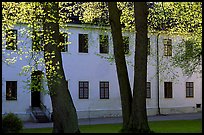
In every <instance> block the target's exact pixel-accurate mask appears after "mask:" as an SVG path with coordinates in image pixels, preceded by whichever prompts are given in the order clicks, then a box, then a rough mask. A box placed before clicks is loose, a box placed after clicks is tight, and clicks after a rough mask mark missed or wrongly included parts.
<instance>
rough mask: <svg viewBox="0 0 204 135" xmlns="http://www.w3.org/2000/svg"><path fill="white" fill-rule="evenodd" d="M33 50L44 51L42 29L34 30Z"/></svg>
mask: <svg viewBox="0 0 204 135" xmlns="http://www.w3.org/2000/svg"><path fill="white" fill-rule="evenodd" d="M32 40H33V41H32V50H33V51H42V50H43V32H42V31H33V38H32Z"/></svg>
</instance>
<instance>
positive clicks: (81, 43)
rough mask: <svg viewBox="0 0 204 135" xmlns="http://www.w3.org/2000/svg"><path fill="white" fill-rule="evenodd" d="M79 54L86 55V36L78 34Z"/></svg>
mask: <svg viewBox="0 0 204 135" xmlns="http://www.w3.org/2000/svg"><path fill="white" fill-rule="evenodd" d="M79 52H80V53H88V34H79Z"/></svg>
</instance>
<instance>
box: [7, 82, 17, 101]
mask: <svg viewBox="0 0 204 135" xmlns="http://www.w3.org/2000/svg"><path fill="white" fill-rule="evenodd" d="M6 100H17V81H6Z"/></svg>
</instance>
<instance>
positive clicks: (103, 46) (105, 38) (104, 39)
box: [99, 35, 109, 53]
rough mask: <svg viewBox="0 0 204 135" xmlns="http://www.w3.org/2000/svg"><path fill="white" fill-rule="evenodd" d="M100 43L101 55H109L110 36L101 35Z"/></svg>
mask: <svg viewBox="0 0 204 135" xmlns="http://www.w3.org/2000/svg"><path fill="white" fill-rule="evenodd" d="M99 40H100V41H99V42H100V53H108V51H109V45H108V44H109V43H108V35H99Z"/></svg>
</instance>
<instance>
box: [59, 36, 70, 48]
mask: <svg viewBox="0 0 204 135" xmlns="http://www.w3.org/2000/svg"><path fill="white" fill-rule="evenodd" d="M60 49H61V52H67V51H68V34H67V33H60Z"/></svg>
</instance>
